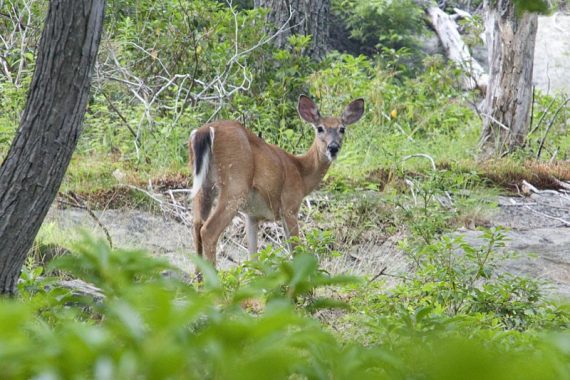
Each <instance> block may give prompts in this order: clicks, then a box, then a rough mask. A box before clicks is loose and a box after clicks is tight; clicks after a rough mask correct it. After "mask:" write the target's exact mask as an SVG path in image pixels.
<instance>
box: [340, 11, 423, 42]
mask: <svg viewBox="0 0 570 380" xmlns="http://www.w3.org/2000/svg"><path fill="white" fill-rule="evenodd" d="M332 9H333V11H334V12H335V13H337V14H338V15H339V16H340V18H341V19H342V20H345V22H346V25H347V26H348V29H349V31H350V33H351V36H352V38H354V39H356V40H358V41H360V42H361V43H362V44H363V45H364V46H366V47H368V49H370V47H373V48H376V49H377V50H381V49H382V48H389V49H399V48H402V47H415V46H416V37H417V36H418V35H420V34H421V33H422V32H423V31H424V28H425V26H424V23H423V20H422V16H423V10H422V8H421V6H420V5H418V4H417V2H415V1H412V0H403V1H391V0H370V1H358V0H334V1H333V2H332Z"/></svg>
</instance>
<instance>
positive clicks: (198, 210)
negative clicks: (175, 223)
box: [192, 185, 215, 256]
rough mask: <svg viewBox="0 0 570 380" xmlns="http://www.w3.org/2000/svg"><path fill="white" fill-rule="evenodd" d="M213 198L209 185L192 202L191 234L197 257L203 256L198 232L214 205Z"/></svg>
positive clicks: (211, 188) (212, 191) (212, 190)
mask: <svg viewBox="0 0 570 380" xmlns="http://www.w3.org/2000/svg"><path fill="white" fill-rule="evenodd" d="M204 190H206V191H204ZM214 198H215V193H214V189H213V187H212V186H211V185H210V186H205V187H203V188H202V189H201V190H200V191H199V192H198V194H196V197H194V200H193V201H192V209H193V223H192V232H193V237H194V247H195V248H196V254H198V256H202V255H203V245H202V235H201V234H200V230H201V229H202V226H203V225H204V222H205V221H206V220H207V219H208V217H209V216H210V213H211V211H212V206H213V204H214Z"/></svg>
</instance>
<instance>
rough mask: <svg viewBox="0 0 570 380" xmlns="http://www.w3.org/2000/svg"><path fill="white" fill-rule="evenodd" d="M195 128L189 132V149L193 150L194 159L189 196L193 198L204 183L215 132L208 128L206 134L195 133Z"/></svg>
mask: <svg viewBox="0 0 570 380" xmlns="http://www.w3.org/2000/svg"><path fill="white" fill-rule="evenodd" d="M197 131H198V130H197V129H195V130H193V131H192V133H191V134H190V144H191V149H192V151H193V152H195V154H196V156H195V157H194V158H193V160H194V163H195V165H194V171H193V174H194V180H193V182H192V191H191V193H190V197H191V198H192V199H194V197H196V194H198V191H200V189H201V188H202V186H203V185H204V180H205V178H206V177H207V175H208V170H209V168H210V157H211V156H212V146H213V145H214V137H215V132H214V129H213V128H210V130H209V133H208V134H207V135H204V134H199V133H196V132H197Z"/></svg>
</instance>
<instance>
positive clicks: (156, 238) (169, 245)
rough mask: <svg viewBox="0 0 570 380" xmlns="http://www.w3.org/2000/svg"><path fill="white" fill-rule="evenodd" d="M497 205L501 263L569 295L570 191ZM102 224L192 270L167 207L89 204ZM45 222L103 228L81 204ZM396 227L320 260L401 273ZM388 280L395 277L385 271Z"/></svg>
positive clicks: (124, 243)
mask: <svg viewBox="0 0 570 380" xmlns="http://www.w3.org/2000/svg"><path fill="white" fill-rule="evenodd" d="M497 203H498V208H497V209H496V210H495V211H494V214H493V215H492V216H490V217H489V218H490V219H489V223H490V224H491V225H493V226H499V225H501V226H504V227H507V228H508V230H507V232H506V234H507V238H508V243H507V247H506V249H508V250H512V251H516V252H518V253H519V257H518V258H516V259H514V260H511V261H509V262H508V263H507V264H506V265H505V266H504V267H503V269H502V270H504V271H506V272H510V273H516V274H525V275H528V276H531V277H533V278H538V279H543V280H545V282H546V283H547V284H548V285H547V287H548V288H549V289H550V292H551V293H552V294H553V295H554V296H557V295H560V296H563V297H568V298H570V195H568V194H564V193H558V192H554V191H544V192H541V193H540V194H533V195H532V196H530V197H519V196H510V197H507V196H501V197H499V198H498V200H497ZM95 213H96V215H97V216H98V218H99V219H100V221H101V223H102V224H103V225H104V226H106V228H107V229H108V230H109V232H110V234H111V236H112V240H113V243H114V244H115V245H116V246H120V247H131V248H144V249H147V250H149V251H150V252H152V253H153V254H155V255H157V256H159V257H163V258H166V259H168V260H169V261H170V262H171V263H172V264H173V265H175V266H176V267H178V268H180V269H181V270H183V271H184V272H187V273H193V264H192V262H191V260H190V256H191V253H192V252H193V245H192V236H191V230H190V227H189V226H187V225H184V224H183V223H180V222H177V221H175V220H173V219H172V218H170V217H167V216H166V215H156V214H153V213H150V212H146V211H140V210H129V209H121V210H105V211H96V212H95ZM46 223H52V224H55V225H57V227H58V228H59V229H62V230H63V231H64V233H65V235H66V236H68V237H72V236H75V235H78V229H81V228H83V229H87V230H89V231H95V233H97V234H99V235H100V236H101V237H103V236H104V235H103V232H102V229H101V228H100V227H99V226H97V224H96V223H95V221H94V219H93V218H92V217H91V216H89V215H88V213H87V212H86V211H84V210H81V209H75V208H67V209H58V208H53V209H52V210H51V211H50V213H49V215H48V219H47V221H46ZM243 224H244V223H243V220H242V219H241V218H240V217H236V218H235V219H234V221H233V222H232V225H231V226H230V228H229V229H228V231H227V232H226V234H225V235H224V237H223V238H222V239H221V241H220V244H219V247H218V266H219V267H221V268H229V267H231V266H234V265H236V264H237V263H241V262H243V261H244V260H246V259H247V249H246V242H245V237H244V235H245V233H244V225H243ZM261 230H262V232H261V233H260V237H261V239H260V240H261V244H272V245H273V246H280V245H282V244H283V243H282V236H283V233H282V230H281V228H280V227H279V226H277V225H276V224H275V223H267V224H265V225H263V226H262V229H261ZM456 233H458V234H461V235H463V236H464V238H465V240H466V241H467V242H468V243H471V244H474V245H478V244H481V243H482V239H481V234H482V233H481V232H480V231H477V230H468V229H462V230H459V231H457V232H456ZM401 238H402V236H401V235H398V234H396V235H394V236H392V237H390V238H388V239H386V238H385V237H380V236H379V237H378V238H376V237H375V236H374V232H373V231H371V233H370V234H369V236H368V237H367V238H365V239H362V240H361V241H360V242H359V243H358V244H354V245H352V246H350V248H349V249H348V250H344V252H343V254H342V255H340V256H339V257H335V258H325V259H323V260H322V266H323V268H324V269H326V270H328V271H330V272H331V273H345V274H357V275H368V276H374V275H376V274H378V273H379V272H381V271H382V270H383V268H387V269H386V273H388V274H390V275H395V276H398V275H401V274H405V273H406V271H408V270H409V264H408V259H407V257H406V256H405V254H404V253H403V252H402V251H401V250H400V249H398V241H399V240H400V239H401ZM385 278H386V279H387V282H388V285H389V284H390V283H391V282H394V281H397V280H396V279H397V277H389V276H388V277H385Z"/></svg>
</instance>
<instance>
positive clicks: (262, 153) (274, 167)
mask: <svg viewBox="0 0 570 380" xmlns="http://www.w3.org/2000/svg"><path fill="white" fill-rule="evenodd" d="M297 108H298V111H299V115H300V116H301V118H302V119H303V120H305V121H307V122H309V123H311V124H312V125H313V127H314V130H315V139H314V141H313V144H312V145H311V148H310V149H309V150H308V152H307V153H306V154H304V155H301V156H294V155H292V154H289V153H287V152H285V151H284V150H282V149H280V148H279V147H277V146H275V145H272V144H268V143H266V142H265V141H263V139H261V138H260V137H258V136H256V135H255V134H254V133H252V132H251V131H249V130H247V129H246V128H244V127H243V126H242V125H241V124H240V123H238V122H237V121H216V122H214V123H210V124H206V125H203V126H202V127H200V128H198V129H197V130H196V131H194V132H193V133H192V135H191V138H190V144H189V145H190V162H191V164H192V165H193V169H194V183H193V186H192V197H193V198H194V201H193V212H194V227H193V230H194V243H195V246H196V252H197V253H198V254H199V255H203V254H204V255H205V256H206V259H208V260H209V261H210V262H211V263H213V264H214V265H215V263H216V244H217V242H218V239H219V237H220V235H221V234H222V232H223V231H224V230H225V228H226V227H227V226H228V224H229V223H230V222H231V220H232V218H233V217H234V216H235V215H236V214H237V212H238V211H243V212H244V213H245V214H246V215H247V220H246V224H247V238H248V248H249V252H250V254H252V253H254V252H256V251H257V226H258V223H259V221H261V220H281V221H283V222H284V224H285V230H286V231H287V233H288V235H289V236H297V235H298V234H299V225H298V219H297V215H298V212H299V208H300V206H301V202H302V201H303V198H304V197H305V196H306V195H307V194H309V193H310V192H311V191H313V190H314V189H315V188H316V187H317V186H318V185H319V183H320V182H321V180H322V178H323V176H324V175H325V173H326V172H327V170H328V168H329V166H330V164H331V162H332V161H333V160H334V159H335V158H336V157H337V155H338V152H339V151H340V148H341V146H342V139H343V137H344V133H345V128H346V126H347V125H349V124H353V123H356V122H357V121H358V120H359V119H360V118H361V117H362V114H363V113H364V100H363V99H357V100H355V101H353V102H351V103H350V104H349V105H348V106H347V107H346V108H345V110H344V112H343V114H342V116H341V117H321V115H320V113H319V109H318V107H317V106H316V105H315V103H314V102H313V101H312V100H311V99H309V98H308V97H306V96H304V95H301V96H300V97H299V104H298V107H297ZM214 137H215V141H216V143H215V145H214ZM216 200H217V204H216V205H215V207H214V201H216Z"/></svg>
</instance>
